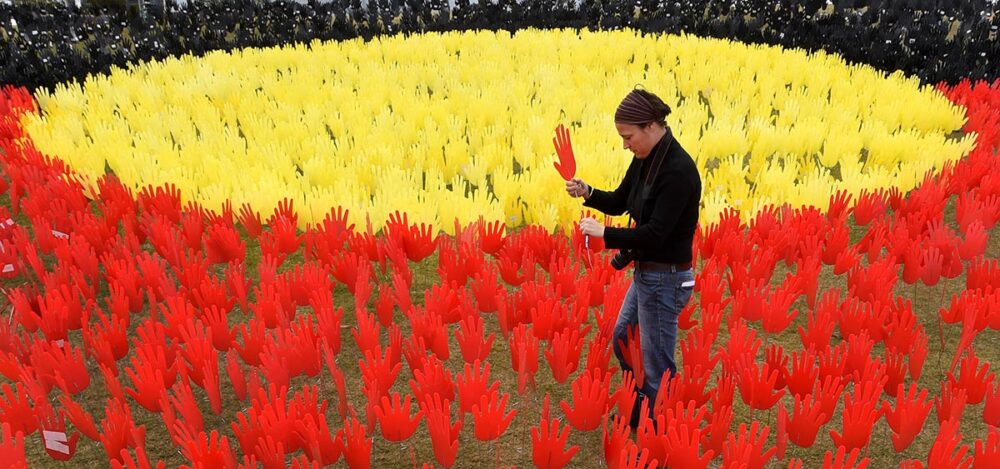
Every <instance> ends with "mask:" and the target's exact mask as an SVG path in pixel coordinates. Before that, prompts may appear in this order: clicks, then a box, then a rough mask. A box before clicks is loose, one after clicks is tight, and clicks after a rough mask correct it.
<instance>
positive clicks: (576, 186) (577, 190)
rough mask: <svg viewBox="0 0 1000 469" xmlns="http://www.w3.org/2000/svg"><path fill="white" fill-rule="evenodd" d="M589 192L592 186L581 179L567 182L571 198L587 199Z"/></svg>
mask: <svg viewBox="0 0 1000 469" xmlns="http://www.w3.org/2000/svg"><path fill="white" fill-rule="evenodd" d="M589 192H590V186H589V185H587V183H585V182H583V180H582V179H580V178H573V179H570V180H569V181H566V193H567V194H569V195H570V197H583V198H586V197H587V194H588V193H589Z"/></svg>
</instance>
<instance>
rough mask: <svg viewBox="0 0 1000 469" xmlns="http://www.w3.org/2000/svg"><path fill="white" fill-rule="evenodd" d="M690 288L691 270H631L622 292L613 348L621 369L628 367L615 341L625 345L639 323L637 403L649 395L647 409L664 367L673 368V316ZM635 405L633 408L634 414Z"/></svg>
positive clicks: (665, 369) (688, 293)
mask: <svg viewBox="0 0 1000 469" xmlns="http://www.w3.org/2000/svg"><path fill="white" fill-rule="evenodd" d="M693 291H694V271H693V270H690V269H688V270H682V271H677V272H651V271H648V270H647V271H635V275H634V276H633V278H632V285H630V286H629V289H628V293H626V294H625V301H624V302H623V303H622V308H621V311H620V312H619V313H618V321H617V322H616V323H615V332H614V351H615V356H616V357H618V362H619V363H620V364H621V368H622V371H626V370H628V371H631V370H632V369H631V367H629V366H628V365H626V363H625V353H627V349H625V350H622V349H621V347H620V346H619V345H618V341H619V340H621V341H622V342H624V343H625V344H626V347H627V346H628V329H629V328H630V327H634V326H635V325H636V324H638V325H639V332H640V334H639V337H640V348H641V350H642V365H643V368H644V370H645V382H644V383H643V386H642V388H641V389H639V390H638V391H639V394H640V395H639V401H637V402H636V407H638V404H639V402H640V401H641V399H642V398H648V399H649V407H650V411H652V407H653V403H654V402H655V401H656V393H657V391H659V388H660V380H661V379H662V378H663V374H664V373H666V372H667V371H669V372H670V376H671V377H673V375H674V374H675V373H676V372H677V364H676V362H675V361H674V350H675V349H676V348H677V317H678V316H679V315H680V312H681V310H682V309H684V307H685V306H687V304H688V302H689V301H690V300H691V293H692V292H693ZM637 412H638V409H635V410H634V411H633V415H637Z"/></svg>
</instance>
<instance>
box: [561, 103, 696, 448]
mask: <svg viewBox="0 0 1000 469" xmlns="http://www.w3.org/2000/svg"><path fill="white" fill-rule="evenodd" d="M669 114H670V107H669V106H667V105H666V104H664V102H663V100H661V99H660V98H659V97H657V96H656V95H655V94H653V93H650V92H648V91H646V90H643V89H634V90H632V91H631V92H629V94H628V95H627V96H625V99H623V100H622V102H621V104H620V105H619V106H618V109H617V110H616V111H615V127H616V128H617V130H618V134H619V135H620V136H621V138H622V144H623V146H624V148H625V149H626V150H629V151H631V152H632V154H633V155H634V156H635V157H634V158H633V159H632V162H631V164H630V165H629V167H628V170H627V171H626V172H625V176H624V177H623V178H622V182H621V184H619V185H618V188H617V189H615V190H614V191H610V192H607V191H602V190H599V189H595V188H593V187H591V186H590V185H588V184H587V183H585V182H583V181H582V180H580V179H572V180H570V181H567V182H566V191H567V192H568V193H569V194H570V195H571V196H573V197H583V198H584V203H583V205H584V206H586V207H592V208H595V209H597V210H600V211H601V212H604V213H606V214H609V215H621V214H622V213H624V212H626V211H627V212H628V213H629V217H630V219H631V220H632V221H633V222H634V225H633V224H632V223H630V224H629V227H627V228H615V227H610V226H604V225H602V224H600V223H598V222H597V220H595V219H593V218H584V219H583V220H581V221H580V231H581V232H582V233H583V234H584V235H590V236H595V237H598V238H604V245H605V246H606V247H608V248H616V249H620V250H621V251H620V252H619V254H618V255H617V256H615V259H614V260H613V262H612V264H613V265H615V267H616V268H619V269H620V268H624V267H625V265H627V264H628V263H629V262H630V261H634V263H635V265H634V274H633V279H632V284H631V285H630V286H629V289H628V293H627V294H626V295H625V301H624V303H623V304H622V307H621V311H620V312H619V313H618V320H617V322H616V323H615V330H614V339H613V340H614V343H613V346H614V351H615V356H617V357H618V361H619V362H620V363H621V367H622V370H623V371H625V370H631V368H630V367H629V366H628V365H626V363H625V353H626V350H627V348H625V349H623V348H622V347H621V346H620V345H619V343H620V342H622V343H626V347H627V340H628V331H629V329H630V328H633V327H635V326H636V325H638V327H639V333H640V346H641V350H642V363H643V368H644V371H645V380H644V383H643V385H642V386H641V389H639V390H638V391H639V399H638V400H637V401H636V405H635V406H634V407H635V408H634V410H633V412H632V417H631V421H630V424H631V425H632V427H633V428H634V427H635V426H637V425H638V421H639V409H640V404H641V402H642V400H643V399H648V400H649V410H650V411H651V410H652V407H653V403H654V402H655V400H656V394H657V392H658V390H659V388H660V384H661V380H662V379H663V375H664V374H665V373H666V372H667V371H669V372H670V377H672V376H673V375H674V373H676V371H677V365H676V363H675V361H674V350H675V348H676V345H677V317H678V315H679V313H680V311H681V310H682V309H683V308H684V306H686V305H687V303H688V301H690V299H691V292H692V290H693V289H694V272H693V270H692V269H691V260H692V253H691V250H692V247H691V244H692V241H693V238H694V232H695V226H696V225H697V223H698V208H699V204H700V202H701V177H700V176H699V174H698V167H697V165H696V164H695V162H694V160H692V159H691V156H690V155H688V153H687V152H686V151H684V148H682V147H681V145H680V143H679V142H677V140H675V139H674V137H673V135H672V133H671V131H670V128H669V127H668V126H667V123H666V117H667V116H668V115H669ZM619 341H620V342H619Z"/></svg>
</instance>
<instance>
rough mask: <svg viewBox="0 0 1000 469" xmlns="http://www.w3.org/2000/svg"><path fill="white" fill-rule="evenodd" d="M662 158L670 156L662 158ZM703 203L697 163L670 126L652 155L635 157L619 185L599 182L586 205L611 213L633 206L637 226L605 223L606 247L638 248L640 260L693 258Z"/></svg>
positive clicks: (630, 209) (660, 260)
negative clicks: (600, 187) (602, 185)
mask: <svg viewBox="0 0 1000 469" xmlns="http://www.w3.org/2000/svg"><path fill="white" fill-rule="evenodd" d="M664 146H666V148H665V149H666V151H665V152H664V151H663V150H664V148H663V147H664ZM657 158H665V159H664V160H663V162H662V163H659V164H658V163H657V161H656V159H657ZM651 168H656V174H654V175H653V176H652V180H651V181H650V183H649V186H648V187H646V186H645V181H646V179H647V174H648V172H649V171H650V169H651ZM644 188H645V189H646V190H643V189H644ZM644 195H645V197H643V196H644ZM643 199H645V201H644V202H643ZM700 203H701V176H700V175H699V174H698V166H697V165H696V164H695V162H694V160H693V159H692V158H691V155H689V154H688V152H687V151H685V150H684V148H682V147H681V145H680V143H678V142H677V140H676V139H674V138H673V136H672V133H671V132H670V131H669V130H668V131H667V133H665V134H664V136H663V138H661V139H660V141H659V142H657V144H656V146H654V147H653V149H652V150H651V151H650V152H649V157H647V158H644V159H639V158H633V159H632V163H631V164H629V167H628V170H627V171H626V172H625V177H624V178H622V182H621V184H619V186H618V188H617V189H615V190H614V191H611V192H608V191H602V190H598V189H596V188H595V189H594V192H593V194H591V195H590V197H588V198H587V200H585V201H584V203H583V205H584V206H585V207H591V208H594V209H597V210H600V211H601V212H604V213H606V214H608V215H621V214H623V213H625V212H626V211H628V212H629V215H631V217H632V218H633V219H635V220H637V221H638V226H637V227H635V228H615V227H610V226H609V227H605V229H604V245H605V246H606V247H608V248H611V249H634V250H636V256H635V260H638V261H652V262H668V263H675V264H680V263H684V262H690V261H691V259H692V255H691V244H692V242H693V240H694V232H695V227H696V226H697V224H698V211H699V206H700Z"/></svg>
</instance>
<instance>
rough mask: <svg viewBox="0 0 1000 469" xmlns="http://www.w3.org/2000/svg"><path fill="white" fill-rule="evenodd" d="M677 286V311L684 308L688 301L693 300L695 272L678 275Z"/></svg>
mask: <svg viewBox="0 0 1000 469" xmlns="http://www.w3.org/2000/svg"><path fill="white" fill-rule="evenodd" d="M678 277H679V278H678V281H677V288H676V290H675V291H676V292H677V293H676V295H675V301H676V304H675V306H676V308H677V311H678V312H680V310H682V309H684V307H685V306H687V304H688V302H690V301H691V296H692V295H693V294H694V274H693V273H684V274H682V275H679V276H678Z"/></svg>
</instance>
